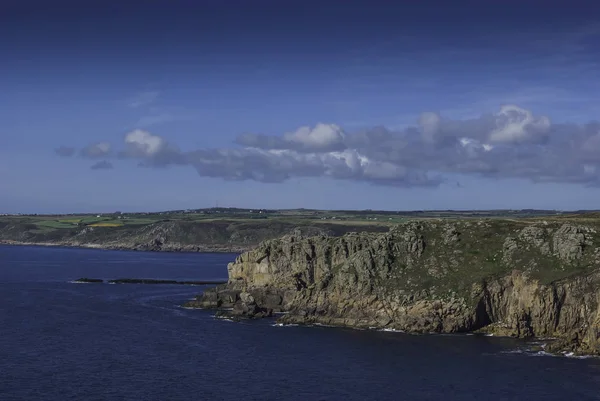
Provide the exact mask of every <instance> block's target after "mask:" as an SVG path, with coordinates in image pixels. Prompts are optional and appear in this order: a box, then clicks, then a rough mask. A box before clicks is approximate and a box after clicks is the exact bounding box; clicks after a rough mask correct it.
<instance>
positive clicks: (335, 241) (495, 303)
mask: <svg viewBox="0 0 600 401" xmlns="http://www.w3.org/2000/svg"><path fill="white" fill-rule="evenodd" d="M598 229H599V227H598V226H597V225H596V223H593V222H592V223H589V224H587V223H584V224H581V223H576V224H575V223H565V222H557V221H555V222H546V221H537V222H531V221H509V220H468V221H453V222H450V221H443V220H428V221H419V222H410V223H406V224H401V225H399V226H396V227H394V228H392V229H391V230H390V231H389V232H386V233H360V234H359V233H348V234H345V235H343V236H340V237H329V236H323V235H320V236H312V237H303V236H302V235H300V234H295V235H287V236H284V237H282V238H279V239H274V240H268V241H264V242H262V243H261V244H260V245H258V247H256V248H255V249H253V250H251V251H249V252H246V253H243V254H242V255H240V256H239V257H238V258H237V259H236V260H235V262H232V263H230V264H229V266H228V272H229V280H228V283H227V284H224V285H221V286H217V287H215V288H213V289H209V290H207V291H206V292H205V293H204V294H201V295H199V296H198V297H197V299H196V300H194V301H190V302H189V303H188V304H187V306H189V307H200V308H218V309H220V312H219V313H220V314H227V315H229V316H233V317H250V318H252V317H262V316H269V315H271V314H272V313H273V312H287V313H286V314H284V315H282V316H281V317H280V318H279V320H280V321H281V322H282V323H302V324H314V323H319V324H325V325H338V326H349V327H357V328H386V329H395V330H402V331H406V332H413V333H431V332H433V333H459V332H485V333H491V334H495V335H503V336H515V337H520V338H531V337H541V338H553V339H555V340H554V341H551V342H550V343H549V344H548V347H547V348H548V350H550V351H555V352H557V351H569V352H575V353H581V354H595V355H600V308H599V303H600V234H599V233H598Z"/></svg>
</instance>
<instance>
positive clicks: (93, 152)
mask: <svg viewBox="0 0 600 401" xmlns="http://www.w3.org/2000/svg"><path fill="white" fill-rule="evenodd" d="M110 151H111V145H110V143H108V142H98V143H95V144H93V145H89V146H86V147H85V148H83V149H81V155H82V156H83V157H89V158H91V159H94V158H100V157H105V156H106V155H108V154H109V153H110Z"/></svg>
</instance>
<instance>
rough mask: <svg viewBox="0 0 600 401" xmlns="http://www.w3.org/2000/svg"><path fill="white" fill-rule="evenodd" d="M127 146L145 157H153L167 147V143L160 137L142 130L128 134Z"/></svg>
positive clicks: (126, 137) (126, 138) (126, 136)
mask: <svg viewBox="0 0 600 401" xmlns="http://www.w3.org/2000/svg"><path fill="white" fill-rule="evenodd" d="M125 144H126V145H127V146H128V148H129V149H130V150H132V151H134V152H135V153H137V154H138V155H141V156H145V157H149V156H153V155H155V154H157V153H159V152H160V151H161V150H163V149H164V148H165V147H166V146H167V142H166V141H165V140H164V139H163V138H161V137H160V136H158V135H153V134H151V133H149V132H148V131H143V130H140V129H136V130H133V131H131V132H129V133H127V134H126V135H125Z"/></svg>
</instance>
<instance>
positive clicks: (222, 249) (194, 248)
mask: <svg viewBox="0 0 600 401" xmlns="http://www.w3.org/2000/svg"><path fill="white" fill-rule="evenodd" d="M2 245H8V246H24V247H25V246H38V247H47V248H51V247H54V248H71V249H97V250H104V251H134V252H165V253H167V252H171V253H237V254H240V253H243V252H246V251H248V250H249V249H252V246H249V247H227V246H215V247H211V246H208V247H207V246H202V245H175V246H172V245H167V246H163V247H160V248H149V247H144V246H141V245H112V244H94V243H70V242H24V241H14V240H0V246H2Z"/></svg>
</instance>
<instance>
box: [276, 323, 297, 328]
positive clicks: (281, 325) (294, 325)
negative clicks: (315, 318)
mask: <svg viewBox="0 0 600 401" xmlns="http://www.w3.org/2000/svg"><path fill="white" fill-rule="evenodd" d="M271 326H273V327H296V326H298V325H297V324H293V323H290V324H284V323H273V324H272V325H271Z"/></svg>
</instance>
